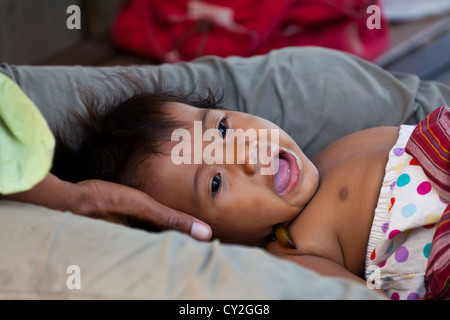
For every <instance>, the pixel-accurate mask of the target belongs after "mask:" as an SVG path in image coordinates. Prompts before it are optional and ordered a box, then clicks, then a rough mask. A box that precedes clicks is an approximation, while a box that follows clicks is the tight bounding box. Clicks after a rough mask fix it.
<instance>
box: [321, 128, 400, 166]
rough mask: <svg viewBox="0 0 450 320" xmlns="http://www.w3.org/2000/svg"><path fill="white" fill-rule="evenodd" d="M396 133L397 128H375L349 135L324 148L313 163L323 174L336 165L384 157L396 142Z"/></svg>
mask: <svg viewBox="0 0 450 320" xmlns="http://www.w3.org/2000/svg"><path fill="white" fill-rule="evenodd" d="M398 132H399V128H398V127H376V128H371V129H366V130H362V131H358V132H355V133H352V134H349V135H347V136H345V137H343V138H341V139H339V140H336V141H335V142H333V143H332V144H331V145H329V146H328V147H326V148H325V149H324V150H323V151H322V152H320V153H319V154H318V155H317V157H316V158H314V159H313V163H314V165H315V166H316V167H317V168H318V169H319V172H320V171H323V172H322V174H323V173H325V171H327V170H328V169H330V168H331V167H333V168H336V166H337V165H346V164H347V165H350V164H352V163H353V162H358V161H366V160H367V158H370V157H373V156H374V155H379V156H381V157H384V156H385V155H387V154H388V153H389V150H390V149H391V148H392V146H393V145H394V144H395V142H396V141H397V139H398ZM353 165H354V163H353ZM321 169H322V170H321Z"/></svg>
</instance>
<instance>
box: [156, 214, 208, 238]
mask: <svg viewBox="0 0 450 320" xmlns="http://www.w3.org/2000/svg"><path fill="white" fill-rule="evenodd" d="M168 209H169V208H168ZM168 211H169V212H167V213H166V214H165V218H164V219H163V220H160V221H162V222H164V220H165V226H162V227H163V228H165V229H171V230H177V231H180V232H184V233H187V234H190V235H191V236H192V237H193V238H195V239H197V240H200V241H208V240H210V239H211V237H212V230H211V227H210V226H209V225H207V224H206V223H204V222H203V221H200V220H198V219H196V218H194V217H192V216H191V215H188V214H186V213H184V212H180V211H177V210H173V209H169V210H168Z"/></svg>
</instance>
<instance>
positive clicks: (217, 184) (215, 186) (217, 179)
mask: <svg viewBox="0 0 450 320" xmlns="http://www.w3.org/2000/svg"><path fill="white" fill-rule="evenodd" d="M219 189H220V174H216V175H215V176H214V178H213V179H212V183H211V191H212V195H213V196H215V195H216V193H217V191H219Z"/></svg>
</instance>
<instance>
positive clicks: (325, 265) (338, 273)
mask: <svg viewBox="0 0 450 320" xmlns="http://www.w3.org/2000/svg"><path fill="white" fill-rule="evenodd" d="M278 256H279V257H280V258H283V259H287V260H290V261H293V262H295V263H297V264H299V265H301V266H303V267H305V268H308V269H311V270H313V271H315V272H317V273H319V274H321V275H323V276H328V277H339V278H344V279H348V280H352V281H355V282H358V283H359V284H362V285H364V286H366V285H367V284H366V281H365V280H363V279H361V278H360V277H358V276H357V275H355V274H354V273H352V272H350V271H348V270H347V269H345V268H344V267H343V266H342V265H340V264H338V263H336V262H334V261H331V260H329V259H325V258H322V257H318V256H312V255H290V254H278ZM375 290H376V291H377V292H378V293H380V294H382V295H384V296H386V293H385V292H384V291H383V290H377V289H375Z"/></svg>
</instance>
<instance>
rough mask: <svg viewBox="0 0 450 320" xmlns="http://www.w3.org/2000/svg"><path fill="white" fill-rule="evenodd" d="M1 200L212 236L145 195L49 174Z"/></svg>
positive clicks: (197, 223) (200, 224)
mask: <svg viewBox="0 0 450 320" xmlns="http://www.w3.org/2000/svg"><path fill="white" fill-rule="evenodd" d="M1 199H6V200H13V201H21V202H27V203H32V204H36V205H40V206H44V207H47V208H51V209H55V210H59V211H70V212H72V213H75V214H79V215H83V216H87V217H92V218H99V219H103V220H106V221H110V222H115V223H121V224H125V225H128V226H133V225H135V224H137V223H141V224H150V225H153V226H156V227H157V228H159V229H163V230H166V229H173V230H178V231H181V232H184V233H187V234H190V235H191V236H192V237H193V238H195V239H198V240H203V241H208V240H209V239H211V236H212V231H211V228H210V227H209V226H208V225H207V224H205V223H204V222H202V221H200V220H198V219H196V218H194V217H192V216H190V215H188V214H186V213H183V212H180V211H177V210H173V209H171V208H168V207H166V206H164V205H162V204H161V203H159V202H157V201H156V200H154V199H153V198H152V197H151V196H149V195H148V194H146V193H144V192H142V191H139V190H137V189H133V188H130V187H127V186H124V185H121V184H117V183H112V182H107V181H102V180H86V181H82V182H79V183H76V184H73V183H70V182H67V181H64V180H61V179H59V178H58V177H56V176H55V175H53V174H51V173H49V174H47V175H46V177H45V178H44V179H43V180H42V181H41V182H39V183H38V184H37V185H35V186H34V187H33V188H32V189H30V190H27V191H23V192H18V193H14V194H10V195H1V194H0V200H1Z"/></svg>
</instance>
